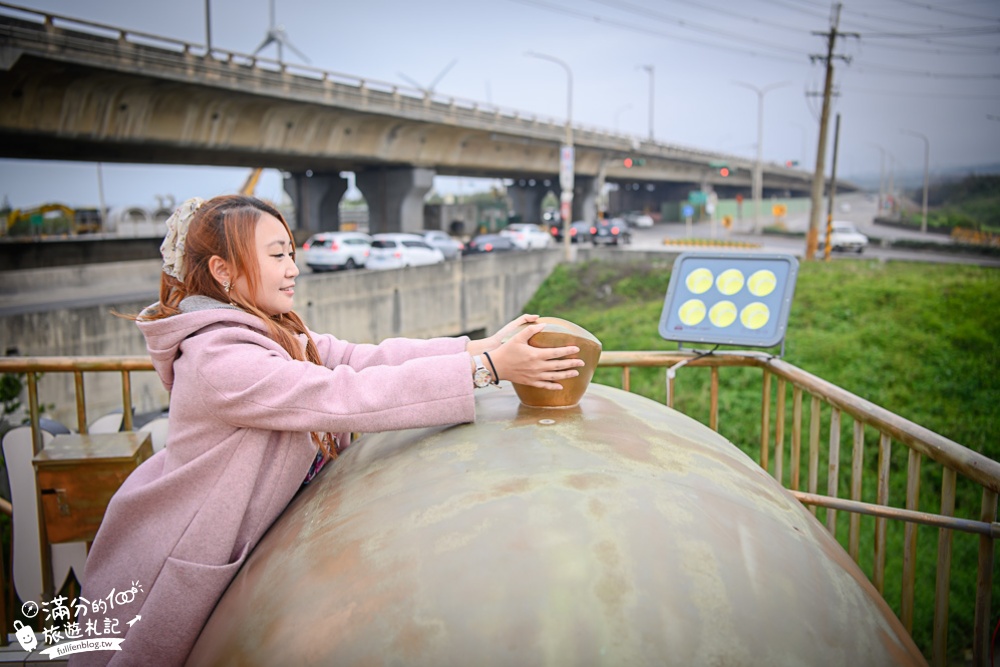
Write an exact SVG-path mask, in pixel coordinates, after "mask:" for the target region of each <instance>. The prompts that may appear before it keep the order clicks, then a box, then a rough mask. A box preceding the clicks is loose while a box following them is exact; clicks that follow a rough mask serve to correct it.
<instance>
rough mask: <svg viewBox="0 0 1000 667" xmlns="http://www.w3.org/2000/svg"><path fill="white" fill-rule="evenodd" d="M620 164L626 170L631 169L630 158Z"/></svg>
mask: <svg viewBox="0 0 1000 667" xmlns="http://www.w3.org/2000/svg"><path fill="white" fill-rule="evenodd" d="M622 163H623V164H624V165H625V168H626V169H631V168H632V158H630V157H627V158H625V159H624V160H622Z"/></svg>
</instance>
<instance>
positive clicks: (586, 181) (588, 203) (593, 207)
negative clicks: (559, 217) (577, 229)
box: [573, 174, 600, 223]
mask: <svg viewBox="0 0 1000 667" xmlns="http://www.w3.org/2000/svg"><path fill="white" fill-rule="evenodd" d="M599 187H600V185H599V179H597V178H594V177H593V176H580V175H579V174H577V176H576V178H574V179H573V220H574V221H576V220H583V221H584V222H591V223H592V222H594V221H595V220H596V219H597V196H598V195H599V194H600V192H598V188H599Z"/></svg>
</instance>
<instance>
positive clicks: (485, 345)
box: [465, 315, 538, 354]
mask: <svg viewBox="0 0 1000 667" xmlns="http://www.w3.org/2000/svg"><path fill="white" fill-rule="evenodd" d="M537 320H538V315H521V316H520V317H518V318H517V319H515V320H512V321H510V322H508V323H507V324H505V325H504V326H503V327H501V328H500V331H497V332H496V333H495V334H493V335H492V336H490V337H489V338H483V339H480V340H470V341H469V344H468V345H467V346H466V348H465V349H466V350H467V351H468V352H469V354H482V353H483V352H490V351H492V350H495V349H497V348H498V347H500V344H501V343H503V342H504V341H505V340H507V339H508V338H510V337H511V336H513V335H514V334H516V333H517V332H518V330H519V329H520V328H521V327H523V326H524V325H526V324H532V323H534V322H536V321H537Z"/></svg>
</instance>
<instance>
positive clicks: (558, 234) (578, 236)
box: [549, 220, 597, 243]
mask: <svg viewBox="0 0 1000 667" xmlns="http://www.w3.org/2000/svg"><path fill="white" fill-rule="evenodd" d="M549 233H551V234H552V240H553V241H555V242H556V243H562V224H554V225H552V226H551V227H549ZM596 233H597V227H596V225H592V224H590V223H589V222H584V221H583V220H577V221H576V222H574V223H572V224H570V226H569V242H570V243H587V242H590V241H593V237H594V234H596Z"/></svg>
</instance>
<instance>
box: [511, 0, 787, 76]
mask: <svg viewBox="0 0 1000 667" xmlns="http://www.w3.org/2000/svg"><path fill="white" fill-rule="evenodd" d="M510 1H511V2H516V3H519V4H522V5H531V6H534V7H539V8H542V9H545V10H548V11H550V12H555V13H557V14H564V15H567V16H573V17H576V18H580V19H585V20H590V21H594V22H596V23H602V24H607V25H613V26H615V27H618V28H622V29H625V30H631V31H632V32H639V33H643V34H646V35H653V36H655V37H662V38H664V39H670V40H673V41H676V42H687V43H690V44H698V45H700V46H707V47H709V48H711V49H713V50H716V51H718V50H724V51H732V52H735V53H743V54H747V55H751V56H754V57H756V58H767V59H769V60H779V61H781V62H786V63H795V64H801V63H802V60H801V59H800V58H795V59H792V58H789V57H787V56H782V55H778V54H773V53H762V52H759V51H753V50H750V49H744V48H740V47H738V46H732V45H729V44H726V43H725V42H708V41H705V40H700V39H695V38H691V37H682V36H678V35H672V34H667V33H664V32H660V31H658V30H652V29H650V28H646V27H643V26H636V25H632V24H630V23H626V22H624V21H618V20H616V19H609V18H605V17H602V16H595V15H592V14H587V13H585V12H582V11H579V10H576V9H571V8H568V7H563V6H560V5H553V4H551V3H548V2H544V0H510ZM800 55H801V56H803V57H804V56H805V53H804V52H801V53H800Z"/></svg>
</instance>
